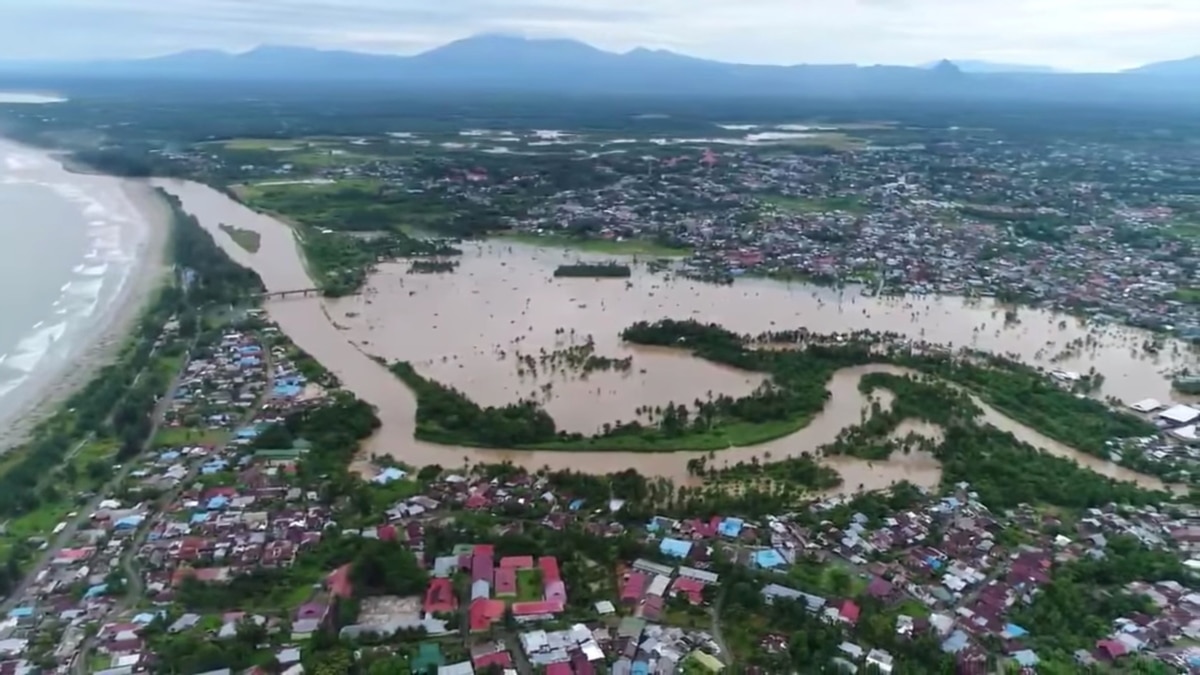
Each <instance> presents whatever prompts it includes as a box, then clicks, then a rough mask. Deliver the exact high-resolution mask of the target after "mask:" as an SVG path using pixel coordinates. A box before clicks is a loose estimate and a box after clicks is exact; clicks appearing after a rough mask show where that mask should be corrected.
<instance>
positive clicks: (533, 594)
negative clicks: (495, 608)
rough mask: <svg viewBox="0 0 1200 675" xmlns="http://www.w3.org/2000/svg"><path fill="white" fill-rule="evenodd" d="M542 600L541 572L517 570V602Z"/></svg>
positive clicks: (536, 570)
mask: <svg viewBox="0 0 1200 675" xmlns="http://www.w3.org/2000/svg"><path fill="white" fill-rule="evenodd" d="M541 599H542V572H541V570H538V569H531V570H517V602H529V601H532V600H541Z"/></svg>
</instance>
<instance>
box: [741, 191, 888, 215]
mask: <svg viewBox="0 0 1200 675" xmlns="http://www.w3.org/2000/svg"><path fill="white" fill-rule="evenodd" d="M759 201H761V202H763V203H764V204H767V205H769V206H773V207H775V209H776V210H778V211H782V212H784V213H794V214H806V213H828V212H832V211H846V212H848V213H863V212H865V211H866V207H864V206H863V204H862V202H860V201H858V200H857V199H855V198H853V197H828V198H823V199H815V198H813V199H810V198H807V197H788V196H785V195H765V196H762V197H759Z"/></svg>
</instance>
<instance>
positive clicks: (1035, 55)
mask: <svg viewBox="0 0 1200 675" xmlns="http://www.w3.org/2000/svg"><path fill="white" fill-rule="evenodd" d="M484 32H488V33H507V34H517V35H525V36H528V37H569V38H575V39H579V40H583V41H585V42H588V43H591V44H593V45H595V46H597V47H601V48H603V49H610V50H614V51H625V50H628V49H631V48H633V47H639V46H643V47H650V48H662V49H671V50H674V51H678V52H682V53H686V54H690V55H693V56H699V57H705V58H713V59H719V60H723V61H735V62H741V63H774V64H794V63H860V64H873V63H889V64H919V63H926V62H929V61H934V60H937V59H941V58H951V59H980V60H988V61H995V62H1003V63H1022V64H1039V65H1048V66H1053V67H1057V68H1062V69H1067V70H1079V71H1110V70H1119V69H1122V68H1128V67H1133V66H1137V65H1141V64H1143V63H1147V62H1151V61H1162V60H1169V59H1178V58H1185V57H1189V56H1193V55H1195V54H1200V38H1197V36H1200V0H0V60H25V59H72V60H73V59H92V58H130V57H145V56H157V55H162V54H167V53H171V52H176V51H182V50H185V49H223V50H229V51H242V50H245V49H249V48H253V47H255V46H258V45H261V44H276V45H278V44H286V45H298V46H311V47H320V48H328V49H351V50H358V51H370V52H384V53H398V54H411V53H415V52H419V51H423V50H426V49H429V48H432V47H436V46H438V45H441V44H444V43H446V42H449V41H452V40H455V39H459V38H463V37H466V36H469V35H473V34H477V33H484Z"/></svg>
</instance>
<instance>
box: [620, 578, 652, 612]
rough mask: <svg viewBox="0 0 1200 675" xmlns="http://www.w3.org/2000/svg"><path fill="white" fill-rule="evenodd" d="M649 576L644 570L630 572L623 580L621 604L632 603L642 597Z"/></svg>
mask: <svg viewBox="0 0 1200 675" xmlns="http://www.w3.org/2000/svg"><path fill="white" fill-rule="evenodd" d="M646 579H648V577H647V576H646V575H645V574H644V573H642V572H630V573H629V574H628V575H626V576H625V580H624V581H622V582H621V592H620V595H621V604H625V605H632V604H634V603H636V602H637V601H638V599H639V598H641V597H642V593H644V592H645V590H646Z"/></svg>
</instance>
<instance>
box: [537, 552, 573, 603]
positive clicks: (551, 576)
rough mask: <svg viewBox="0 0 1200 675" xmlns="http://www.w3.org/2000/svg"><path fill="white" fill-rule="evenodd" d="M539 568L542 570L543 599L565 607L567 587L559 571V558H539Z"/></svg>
mask: <svg viewBox="0 0 1200 675" xmlns="http://www.w3.org/2000/svg"><path fill="white" fill-rule="evenodd" d="M538 567H540V568H541V570H542V590H543V597H544V598H545V599H546V600H549V601H553V602H558V603H559V604H561V605H565V604H566V602H567V587H566V585H565V584H563V580H562V574H561V573H560V572H559V571H558V558H555V557H553V556H542V557H540V558H538Z"/></svg>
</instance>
